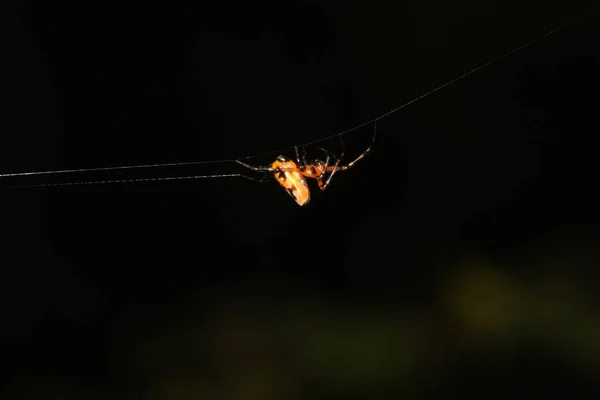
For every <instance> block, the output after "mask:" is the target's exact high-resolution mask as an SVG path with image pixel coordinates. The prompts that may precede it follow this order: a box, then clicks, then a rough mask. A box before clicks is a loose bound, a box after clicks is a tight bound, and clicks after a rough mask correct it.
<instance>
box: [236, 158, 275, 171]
mask: <svg viewBox="0 0 600 400" xmlns="http://www.w3.org/2000/svg"><path fill="white" fill-rule="evenodd" d="M235 162H236V163H238V164H240V165H243V166H244V167H246V168H249V169H251V170H253V171H258V172H273V171H274V169H273V168H271V167H255V166H253V165H250V164H246V163H245V162H241V161H240V160H235Z"/></svg>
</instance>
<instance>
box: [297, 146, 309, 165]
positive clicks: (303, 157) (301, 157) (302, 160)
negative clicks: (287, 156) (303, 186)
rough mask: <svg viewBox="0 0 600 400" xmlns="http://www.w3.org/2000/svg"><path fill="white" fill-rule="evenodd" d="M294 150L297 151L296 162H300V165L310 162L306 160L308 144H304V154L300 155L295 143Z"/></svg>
mask: <svg viewBox="0 0 600 400" xmlns="http://www.w3.org/2000/svg"><path fill="white" fill-rule="evenodd" d="M294 150H295V151H296V162H297V163H298V165H307V164H308V163H307V161H306V146H302V155H300V152H299V151H298V146H297V145H294Z"/></svg>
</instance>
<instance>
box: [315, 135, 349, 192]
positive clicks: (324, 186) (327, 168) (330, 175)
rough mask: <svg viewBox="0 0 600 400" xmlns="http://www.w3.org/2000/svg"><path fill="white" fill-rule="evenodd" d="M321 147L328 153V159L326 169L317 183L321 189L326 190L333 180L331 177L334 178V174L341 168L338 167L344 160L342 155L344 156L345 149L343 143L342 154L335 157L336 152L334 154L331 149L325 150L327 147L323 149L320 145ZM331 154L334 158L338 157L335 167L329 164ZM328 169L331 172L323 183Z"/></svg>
mask: <svg viewBox="0 0 600 400" xmlns="http://www.w3.org/2000/svg"><path fill="white" fill-rule="evenodd" d="M342 143H343V142H342ZM319 149H320V150H323V151H324V152H325V154H327V160H326V161H325V169H324V171H323V173H322V174H321V176H319V177H318V178H317V183H318V184H319V189H321V190H325V189H327V186H328V185H329V183H330V182H331V178H333V175H334V174H335V173H336V172H337V171H338V170H339V169H338V165H339V164H340V162H341V161H342V157H344V149H343V145H342V154H341V155H340V156H339V157H337V158H336V157H335V154H333V153H332V152H330V151H329V150H325V149H323V148H321V147H319ZM329 155H332V156H333V157H334V158H336V160H335V164H334V165H333V167H330V166H329V160H330V158H329ZM328 171H330V174H329V176H328V177H327V180H326V181H325V183H323V176H325V174H326V173H327V172H328Z"/></svg>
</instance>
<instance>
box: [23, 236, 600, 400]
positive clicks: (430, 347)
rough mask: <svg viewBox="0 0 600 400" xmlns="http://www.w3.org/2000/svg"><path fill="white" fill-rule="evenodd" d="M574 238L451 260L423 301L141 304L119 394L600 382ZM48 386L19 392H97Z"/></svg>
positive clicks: (286, 394) (251, 289)
mask: <svg viewBox="0 0 600 400" xmlns="http://www.w3.org/2000/svg"><path fill="white" fill-rule="evenodd" d="M561 243H562V245H561V246H559V245H558V244H555V243H546V244H545V245H544V246H542V247H540V248H539V249H538V250H532V251H531V252H530V253H529V254H527V255H522V256H521V257H520V259H521V261H520V262H512V263H510V264H503V263H501V262H496V261H494V260H490V259H483V258H481V257H474V256H472V255H469V256H462V257H454V259H450V257H449V258H448V260H447V265H444V267H445V268H443V269H442V270H443V271H444V273H443V274H441V275H439V276H432V279H431V291H430V293H431V295H430V296H428V297H427V298H425V299H420V300H415V301H413V302H406V301H405V300H403V301H402V302H400V301H394V299H393V297H394V296H393V295H391V296H386V299H387V300H385V301H382V300H375V299H381V296H375V295H374V296H372V298H371V300H369V298H368V297H363V298H361V299H360V300H359V299H357V298H355V297H352V296H351V295H349V296H346V297H343V296H340V297H331V296H330V297H326V296H325V295H324V294H323V293H319V292H316V291H315V292H313V293H312V294H311V295H308V294H307V291H306V290H298V288H296V289H293V288H292V287H291V286H290V287H289V290H287V289H288V288H285V287H284V289H285V290H284V292H287V293H286V294H285V295H282V288H281V286H280V287H278V288H277V290H276V291H275V290H274V288H273V287H258V286H251V285H247V286H244V287H240V286H236V285H231V286H221V287H215V288H213V290H209V291H205V292H203V293H201V294H196V295H193V296H192V295H190V297H185V298H184V299H182V300H181V303H180V304H179V305H178V308H177V310H175V311H174V310H173V309H163V310H162V311H161V310H160V309H158V308H152V307H149V308H148V309H140V308H137V309H130V310H128V311H127V312H126V313H124V314H122V315H121V317H120V318H119V319H117V320H116V321H115V322H114V324H113V332H112V335H113V337H114V348H115V351H114V352H113V353H112V355H111V356H112V357H113V360H112V363H113V366H114V374H115V376H116V377H117V381H119V382H122V383H123V386H122V387H121V388H120V389H119V390H115V393H117V392H118V393H129V395H124V397H125V398H145V399H157V400H159V399H174V400H179V399H181V400H185V399H264V400H268V399H301V398H344V399H348V398H350V399H352V398H396V397H403V398H437V397H439V396H440V395H442V394H444V393H447V394H451V393H454V394H456V393H462V394H465V387H469V386H473V385H475V386H476V385H477V384H478V383H477V382H480V383H481V382H484V383H485V382H488V383H489V380H490V379H492V380H493V381H494V382H496V380H498V382H504V384H506V385H510V382H513V381H514V380H515V379H517V380H521V379H523V382H524V383H523V382H521V383H520V385H521V384H522V385H525V386H527V382H528V381H529V380H532V381H539V380H540V379H541V380H542V381H544V382H545V380H547V383H545V384H544V385H548V387H553V385H557V384H559V383H560V381H561V379H562V378H561V377H564V376H565V374H567V375H568V376H575V377H576V378H577V379H582V380H583V381H588V382H595V381H597V380H599V379H600V315H599V313H598V312H597V306H598V301H599V300H600V299H599V296H598V294H597V291H596V290H595V282H596V281H595V280H594V277H595V276H596V275H597V272H596V270H597V268H596V267H597V261H598V255H597V253H598V251H597V250H598V248H599V245H600V240H597V239H595V240H585V241H582V240H580V239H578V240H577V241H576V242H575V241H574V242H573V243H577V245H576V246H569V245H565V244H564V241H563V242H561ZM582 243H585V245H582ZM275 293H279V294H278V295H276V294H275ZM529 355H535V357H534V358H533V359H534V361H527V360H528V357H529ZM536 360H537V361H536ZM545 364H550V365H555V366H556V367H555V369H553V370H552V371H547V370H546V366H545ZM538 374H539V375H541V378H539V377H536V376H537V375H538ZM565 379H566V378H565ZM44 382H45V381H44V380H43V379H40V380H39V381H36V380H35V379H33V381H32V380H27V381H24V382H23V384H22V387H21V388H20V389H18V391H17V392H18V393H19V396H18V397H19V398H30V399H31V398H48V395H49V394H52V393H55V392H56V393H59V394H60V395H59V396H58V397H60V398H64V399H70V398H94V397H93V396H92V395H94V396H98V393H97V392H96V391H92V392H91V393H86V391H85V390H86V389H81V388H80V389H78V390H75V387H77V385H74V384H73V385H71V386H69V384H68V381H67V382H65V384H64V387H62V386H61V385H59V384H57V383H56V381H52V384H51V385H50V384H45V383H44ZM457 382H462V383H457ZM453 385H459V387H460V388H457V387H455V386H453ZM463 386H464V387H463ZM474 390H475V389H474ZM488 390H489V388H488ZM499 390H500V391H502V385H500V386H499ZM515 390H516V389H515ZM475 393H477V392H476V391H475ZM132 396H133V397H132ZM100 397H101V398H105V396H100ZM108 397H111V398H113V397H115V395H111V396H108Z"/></svg>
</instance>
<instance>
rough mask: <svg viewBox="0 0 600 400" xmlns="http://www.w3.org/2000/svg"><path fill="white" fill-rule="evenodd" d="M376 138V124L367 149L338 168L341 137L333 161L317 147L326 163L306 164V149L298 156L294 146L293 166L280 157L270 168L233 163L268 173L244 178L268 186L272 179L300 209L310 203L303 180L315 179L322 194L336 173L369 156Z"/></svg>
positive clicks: (288, 160)
mask: <svg viewBox="0 0 600 400" xmlns="http://www.w3.org/2000/svg"><path fill="white" fill-rule="evenodd" d="M376 134H377V122H375V123H374V124H373V137H372V139H371V143H370V144H369V147H367V149H366V150H365V151H363V152H362V153H361V154H360V155H359V156H358V157H356V158H355V159H354V160H352V161H350V162H349V163H348V164H346V165H340V163H341V162H342V158H343V157H344V152H345V146H344V140H343V139H342V136H341V135H340V141H341V143H342V152H341V154H340V156H339V157H336V156H335V155H334V154H333V153H332V152H330V151H329V150H325V149H323V148H321V147H318V149H319V150H321V151H322V152H323V153H324V154H325V161H321V160H319V159H315V160H314V161H312V162H308V161H307V160H306V148H305V147H304V146H302V156H301V155H300V152H299V151H298V146H294V150H295V152H296V161H295V162H294V161H293V160H291V159H290V158H288V157H286V156H283V155H279V156H278V157H277V159H276V160H275V161H274V162H273V163H272V164H271V165H270V166H263V167H255V166H253V165H250V164H246V163H244V162H242V161H240V160H236V162H237V163H238V164H241V165H243V166H244V167H246V168H249V169H251V170H253V171H257V172H262V173H265V174H266V173H271V174H272V175H265V177H264V178H262V179H257V178H252V177H249V176H244V177H245V178H248V179H251V180H254V181H257V182H261V183H264V182H268V181H270V180H271V179H272V178H273V177H275V179H276V180H277V182H278V183H279V185H281V187H282V188H284V189H285V190H286V192H287V193H288V194H289V195H290V196H292V198H293V199H294V201H296V203H297V204H298V205H299V206H305V205H307V204H308V202H309V201H310V189H309V188H308V183H307V182H306V179H305V178H311V179H316V180H317V183H318V185H319V189H321V190H325V189H326V188H327V186H329V184H330V183H331V179H332V178H333V175H335V173H336V172H338V171H347V170H349V169H350V168H352V167H353V166H354V165H356V163H357V162H359V161H360V160H362V159H363V158H364V157H365V156H366V155H367V154H369V152H370V151H371V147H372V146H373V143H374V142H375V136H376ZM332 160H335V162H334V163H333V165H330V162H331V161H332Z"/></svg>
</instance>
